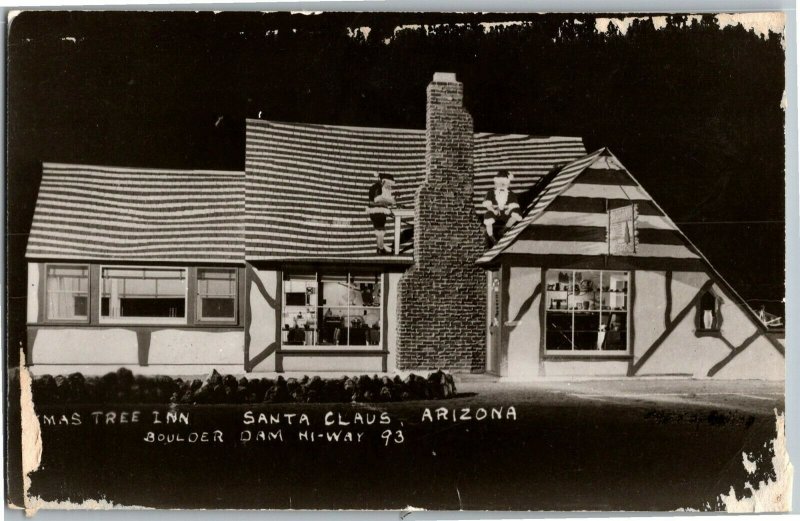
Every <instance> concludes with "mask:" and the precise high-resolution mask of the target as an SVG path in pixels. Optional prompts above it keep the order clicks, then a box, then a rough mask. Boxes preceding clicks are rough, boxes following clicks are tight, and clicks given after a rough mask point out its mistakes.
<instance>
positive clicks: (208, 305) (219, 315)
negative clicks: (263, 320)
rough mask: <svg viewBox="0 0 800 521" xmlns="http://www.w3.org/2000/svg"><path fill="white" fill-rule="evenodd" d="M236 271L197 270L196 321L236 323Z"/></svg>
mask: <svg viewBox="0 0 800 521" xmlns="http://www.w3.org/2000/svg"><path fill="white" fill-rule="evenodd" d="M236 284H237V279H236V269H235V268H198V269H197V320H199V321H201V322H235V321H236V303H237V300H236Z"/></svg>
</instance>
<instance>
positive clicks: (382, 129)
mask: <svg viewBox="0 0 800 521" xmlns="http://www.w3.org/2000/svg"><path fill="white" fill-rule="evenodd" d="M249 122H257V123H263V124H277V125H287V126H298V127H316V128H333V129H337V128H341V129H347V130H364V131H376V132H400V133H408V134H424V133H425V129H424V128H401V127H373V126H357V125H334V124H329V123H302V122H299V121H279V120H274V119H259V118H245V124H247V123H249ZM473 134H474V135H475V136H476V137H481V138H484V137H491V136H498V137H515V138H533V139H569V140H572V141H577V142H580V143H581V144H582V145H583V144H584V143H583V137H582V136H564V135H560V134H522V133H516V132H514V133H503V132H479V131H473Z"/></svg>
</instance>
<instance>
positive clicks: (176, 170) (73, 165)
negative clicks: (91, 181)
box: [42, 161, 245, 176]
mask: <svg viewBox="0 0 800 521" xmlns="http://www.w3.org/2000/svg"><path fill="white" fill-rule="evenodd" d="M48 167H68V168H98V169H101V168H102V169H105V170H110V171H117V172H142V173H145V172H167V173H171V174H215V175H237V176H239V175H240V176H244V175H245V171H244V170H206V169H195V168H184V169H181V168H158V167H144V166H142V167H139V166H112V165H100V164H94V165H90V164H87V163H61V162H55V161H43V162H42V170H45V169H46V168H48Z"/></svg>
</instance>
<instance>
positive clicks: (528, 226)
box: [477, 148, 783, 352]
mask: <svg viewBox="0 0 800 521" xmlns="http://www.w3.org/2000/svg"><path fill="white" fill-rule="evenodd" d="M633 203H635V204H636V205H637V207H638V221H637V222H638V224H637V247H636V248H637V251H636V253H635V254H633V256H634V257H640V258H641V257H648V258H656V259H657V258H661V259H680V260H684V261H688V262H691V263H692V265H695V266H697V267H699V268H701V269H704V270H705V271H706V272H707V273H708V274H709V276H710V277H712V279H713V280H714V281H715V282H716V283H717V284H718V285H719V286H720V287H721V288H722V289H723V291H725V292H727V293H728V295H729V296H730V297H731V298H732V299H733V300H735V301H736V302H738V304H739V306H740V308H741V309H742V310H743V311H744V312H745V313H746V314H747V316H748V317H749V318H750V320H751V321H752V323H753V324H754V325H755V326H756V327H757V328H759V330H761V331H767V327H766V326H765V325H764V323H763V322H761V320H760V319H759V318H758V316H757V315H756V313H755V312H754V311H753V309H752V308H750V306H749V305H748V304H747V302H746V301H745V300H744V299H743V298H742V297H741V296H740V295H739V294H738V293H737V292H736V290H734V289H733V287H732V286H731V285H730V284H729V283H728V282H727V281H726V280H725V279H724V278H723V277H722V275H720V273H719V272H718V271H717V270H716V269H715V268H714V267H713V266H712V265H711V263H710V262H709V261H708V259H707V258H706V257H705V256H704V255H703V254H702V253H701V252H700V250H698V249H697V247H696V246H695V245H694V244H693V243H692V242H691V241H690V240H689V238H688V237H686V235H685V234H684V233H683V232H682V231H681V230H680V229H679V228H678V226H677V225H676V224H675V223H674V222H673V221H672V219H670V217H669V216H668V215H667V214H666V213H665V212H664V211H663V210H662V209H661V207H660V206H659V205H658V203H656V202H655V201H654V200H653V198H652V197H651V196H650V195H649V194H648V193H647V192H646V191H645V190H644V188H643V187H642V186H641V185H640V184H639V183H638V181H636V179H634V177H633V176H632V175H631V174H630V172H628V170H627V169H626V168H625V167H624V166H622V163H621V162H620V161H619V159H617V157H616V156H614V154H612V153H611V152H610V151H609V150H608V149H606V148H603V149H600V150H597V151H595V152H592V153H591V154H588V155H586V156H584V157H581V158H579V159H577V160H575V161H573V162H572V163H570V164H568V165H565V166H564V167H563V168H562V169H561V170H560V171H559V172H558V173H556V174H555V175H554V176H553V177H552V178H551V179H550V180H549V181H548V183H547V185H546V186H544V187H541V188H540V189H539V192H538V195H537V196H536V197H535V198H534V200H533V202H531V204H530V205H529V206H528V208H527V209H526V214H525V217H524V218H523V219H522V221H520V222H519V223H517V225H515V226H514V227H513V228H512V229H511V230H509V231H508V232H507V233H506V234H505V235H504V236H503V237H502V238H501V239H500V241H498V243H497V244H496V245H495V246H494V247H492V248H490V249H489V250H488V251H486V253H485V254H484V255H483V256H482V257H481V258H480V259H478V261H477V262H478V263H479V264H481V265H490V264H492V263H494V262H496V261H498V260H499V259H500V258H502V256H503V255H504V254H522V255H535V256H537V257H538V256H540V255H554V256H555V255H559V256H560V255H573V256H580V255H586V256H597V255H604V254H607V252H608V250H607V248H608V242H607V240H608V239H607V235H606V233H607V230H608V209H613V208H618V207H622V206H628V205H630V204H633ZM770 342H772V343H773V345H775V347H776V348H777V349H778V350H779V351H781V352H783V348H782V347H781V346H780V345H779V344H777V343H776V342H774V341H773V340H771V339H770Z"/></svg>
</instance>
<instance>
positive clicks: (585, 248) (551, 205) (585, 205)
mask: <svg viewBox="0 0 800 521" xmlns="http://www.w3.org/2000/svg"><path fill="white" fill-rule="evenodd" d="M603 152H604V151H602V150H601V151H598V152H595V153H593V154H590V155H589V156H586V157H585V158H582V159H580V160H578V161H576V162H574V163H572V164H570V165H568V166H567V167H565V168H564V169H563V170H562V171H561V172H559V173H558V174H557V175H556V176H555V177H554V178H553V180H552V181H551V183H550V185H549V186H548V187H547V189H545V191H544V192H543V193H542V196H541V197H540V198H539V199H537V200H536V201H534V203H533V205H532V207H531V209H530V211H529V213H528V214H527V216H526V217H525V218H524V219H523V221H522V222H521V223H520V224H519V225H518V226H516V227H515V228H514V229H512V230H510V232H509V233H508V234H506V236H504V237H503V238H502V239H501V240H500V242H499V243H498V244H497V245H496V246H495V247H494V248H492V249H490V250H489V251H488V252H487V253H486V254H485V255H484V256H483V257H482V258H481V259H480V260H479V262H481V263H486V262H489V261H491V260H492V259H494V258H495V257H497V255H499V254H500V253H510V254H514V253H516V254H531V255H587V256H594V255H607V254H608V253H609V250H608V243H607V229H608V210H609V209H613V208H619V207H623V206H628V205H630V204H636V205H637V208H638V214H639V215H638V219H637V237H638V243H637V246H636V253H634V254H632V255H633V256H635V257H653V258H675V259H699V258H700V257H699V255H698V254H697V253H696V252H695V251H694V249H693V248H691V247H689V246H688V243H687V241H686V240H685V238H684V237H683V235H682V234H681V232H680V231H679V230H678V228H677V227H676V226H675V224H674V223H673V222H672V221H671V220H670V219H669V217H667V216H666V215H664V213H663V212H662V210H661V209H660V208H659V207H658V205H657V204H655V202H654V201H653V200H652V198H651V197H650V196H649V195H648V194H647V192H645V191H644V189H643V188H642V187H641V186H640V185H639V184H638V183H637V182H636V181H635V180H634V179H633V177H631V176H630V174H629V173H628V172H627V171H626V170H625V169H624V167H623V166H622V165H621V164H620V163H619V161H618V160H617V159H616V158H615V157H613V156H612V155H610V154H606V153H603Z"/></svg>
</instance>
